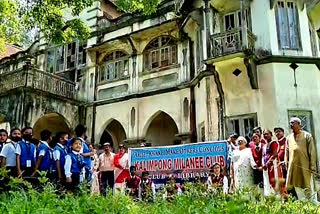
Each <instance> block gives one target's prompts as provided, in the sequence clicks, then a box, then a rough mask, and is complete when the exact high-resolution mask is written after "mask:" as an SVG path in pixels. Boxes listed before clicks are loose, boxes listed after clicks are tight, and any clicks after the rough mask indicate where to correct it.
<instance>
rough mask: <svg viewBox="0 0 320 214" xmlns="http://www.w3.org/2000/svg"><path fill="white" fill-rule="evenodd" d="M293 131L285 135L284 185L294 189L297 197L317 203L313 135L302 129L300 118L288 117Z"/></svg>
mask: <svg viewBox="0 0 320 214" xmlns="http://www.w3.org/2000/svg"><path fill="white" fill-rule="evenodd" d="M290 127H291V129H292V131H293V133H292V134H290V135H289V136H288V137H287V148H286V155H285V161H286V163H287V166H288V175H287V181H286V186H287V188H288V189H292V188H293V189H294V190H295V192H296V194H297V196H298V199H300V200H311V201H312V202H314V203H318V200H317V193H316V192H315V184H314V176H315V175H316V173H317V168H316V149H315V144H314V141H313V137H312V135H311V134H310V133H308V132H306V131H304V130H302V128H301V120H300V119H299V118H297V117H293V118H291V119H290Z"/></svg>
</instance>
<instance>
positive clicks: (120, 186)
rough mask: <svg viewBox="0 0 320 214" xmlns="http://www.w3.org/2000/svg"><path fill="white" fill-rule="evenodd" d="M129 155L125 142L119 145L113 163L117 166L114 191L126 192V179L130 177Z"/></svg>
mask: <svg viewBox="0 0 320 214" xmlns="http://www.w3.org/2000/svg"><path fill="white" fill-rule="evenodd" d="M128 160H129V157H128V154H127V153H126V148H125V147H124V145H123V144H120V145H119V150H118V153H117V154H115V156H114V159H113V163H114V166H115V169H114V177H115V184H114V192H115V193H118V192H119V191H120V192H121V193H122V194H124V193H125V187H126V182H125V180H126V179H127V178H129V177H130V174H129V163H128Z"/></svg>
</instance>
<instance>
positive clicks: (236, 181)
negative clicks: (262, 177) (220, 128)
mask: <svg viewBox="0 0 320 214" xmlns="http://www.w3.org/2000/svg"><path fill="white" fill-rule="evenodd" d="M237 143H238V145H239V150H234V152H233V160H232V166H231V177H232V182H233V187H234V189H235V190H239V189H243V188H245V187H250V186H252V185H253V184H254V182H253V169H255V168H256V167H257V164H256V163H255V161H254V159H253V156H252V153H251V149H250V148H247V147H246V145H247V140H246V139H245V138H244V137H242V136H240V137H239V138H238V139H237Z"/></svg>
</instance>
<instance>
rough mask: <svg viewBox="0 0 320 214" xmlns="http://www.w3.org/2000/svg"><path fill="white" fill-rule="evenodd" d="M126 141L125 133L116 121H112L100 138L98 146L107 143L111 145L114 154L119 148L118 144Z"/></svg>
mask: <svg viewBox="0 0 320 214" xmlns="http://www.w3.org/2000/svg"><path fill="white" fill-rule="evenodd" d="M125 139H127V135H126V132H125V130H124V128H123V127H122V125H121V123H120V122H118V121H117V120H112V121H111V122H110V123H109V124H108V125H107V127H106V128H105V130H104V131H103V133H102V136H101V138H100V145H101V146H102V145H103V144H104V143H106V142H108V143H110V144H111V146H112V148H113V151H114V152H116V151H117V150H118V148H119V144H120V143H123V141H124V140H125Z"/></svg>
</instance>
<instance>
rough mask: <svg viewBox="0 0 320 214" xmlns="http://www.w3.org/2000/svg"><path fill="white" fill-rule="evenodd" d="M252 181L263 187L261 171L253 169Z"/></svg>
mask: <svg viewBox="0 0 320 214" xmlns="http://www.w3.org/2000/svg"><path fill="white" fill-rule="evenodd" d="M253 181H254V184H259V187H260V188H263V171H259V170H258V169H254V170H253Z"/></svg>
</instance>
